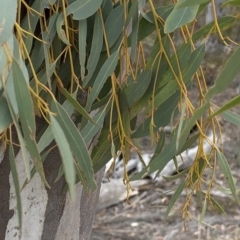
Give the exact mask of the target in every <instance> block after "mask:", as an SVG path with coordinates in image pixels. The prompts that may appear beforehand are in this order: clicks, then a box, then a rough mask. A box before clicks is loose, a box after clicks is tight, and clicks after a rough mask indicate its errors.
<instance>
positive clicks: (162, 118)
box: [132, 92, 179, 138]
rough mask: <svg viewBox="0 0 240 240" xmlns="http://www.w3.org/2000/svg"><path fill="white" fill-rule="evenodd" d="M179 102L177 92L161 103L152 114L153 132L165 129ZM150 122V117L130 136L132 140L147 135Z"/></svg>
mask: <svg viewBox="0 0 240 240" xmlns="http://www.w3.org/2000/svg"><path fill="white" fill-rule="evenodd" d="M178 100H179V92H177V93H175V94H174V95H173V96H171V97H170V98H169V99H167V101H165V102H164V103H162V104H161V105H160V106H159V107H158V108H157V110H156V111H155V112H154V118H153V121H154V124H155V128H154V131H157V130H158V129H159V128H160V127H165V126H166V125H167V124H168V123H169V122H170V119H171V117H172V113H173V111H174V109H175V108H176V106H177V103H178ZM150 122H151V116H150V117H148V118H147V119H146V120H145V121H144V122H143V123H142V124H141V125H140V126H139V127H138V129H137V130H136V131H135V132H134V133H133V134H132V137H133V138H139V137H144V136H147V135H148V134H149V131H150V129H149V126H150Z"/></svg>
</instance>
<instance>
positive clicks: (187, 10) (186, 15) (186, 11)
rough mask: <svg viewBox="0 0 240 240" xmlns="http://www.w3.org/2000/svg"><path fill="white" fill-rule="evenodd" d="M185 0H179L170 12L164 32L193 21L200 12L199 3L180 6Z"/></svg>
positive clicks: (169, 31)
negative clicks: (190, 5)
mask: <svg viewBox="0 0 240 240" xmlns="http://www.w3.org/2000/svg"><path fill="white" fill-rule="evenodd" d="M183 1H185V0H179V1H178V2H177V3H176V5H175V7H174V9H173V11H172V12H171V13H170V15H169V16H168V18H167V19H166V22H165V26H164V33H166V34H167V33H171V32H173V31H174V30H176V29H177V28H180V27H182V26H184V25H186V24H188V23H190V22H192V21H193V20H194V19H195V17H196V15H197V12H198V7H199V6H198V5H197V6H192V7H184V8H178V6H179V5H180V4H181V3H182V2H183Z"/></svg>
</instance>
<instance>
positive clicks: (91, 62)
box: [83, 12, 103, 87]
mask: <svg viewBox="0 0 240 240" xmlns="http://www.w3.org/2000/svg"><path fill="white" fill-rule="evenodd" d="M102 45H103V28H102V23H101V18H100V16H99V13H98V12H97V13H96V17H95V21H94V29H93V37H92V45H91V51H90V55H89V58H88V61H87V72H88V74H87V76H86V77H85V78H84V79H83V87H86V85H87V84H88V82H89V80H90V79H91V77H92V75H93V73H94V70H95V69H96V66H97V63H98V60H99V58H100V53H101V51H102Z"/></svg>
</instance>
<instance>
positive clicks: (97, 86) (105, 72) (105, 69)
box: [85, 51, 118, 111]
mask: <svg viewBox="0 0 240 240" xmlns="http://www.w3.org/2000/svg"><path fill="white" fill-rule="evenodd" d="M117 62H118V51H116V52H114V53H113V54H112V55H111V56H110V57H109V58H108V59H107V60H106V61H105V63H104V64H103V66H102V68H101V70H100V72H99V73H98V75H97V78H96V79H95V82H94V84H93V87H92V90H91V92H90V94H89V97H88V100H87V105H86V107H85V109H86V110H87V111H88V110H90V108H91V105H92V103H93V102H94V100H95V99H96V98H97V96H98V94H99V93H100V91H101V89H102V87H103V85H104V83H105V81H106V80H107V78H108V77H109V76H110V75H111V74H112V73H113V72H114V70H115V68H116V65H117Z"/></svg>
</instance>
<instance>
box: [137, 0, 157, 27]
mask: <svg viewBox="0 0 240 240" xmlns="http://www.w3.org/2000/svg"><path fill="white" fill-rule="evenodd" d="M138 5H139V6H138V10H139V12H140V13H141V15H142V16H143V17H144V19H146V20H147V21H148V22H150V23H153V21H152V19H151V18H150V17H149V16H148V15H147V14H146V13H145V12H144V11H143V9H144V8H145V6H146V0H138Z"/></svg>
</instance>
